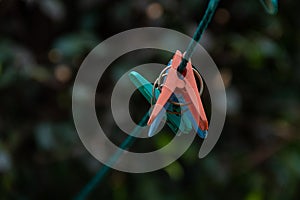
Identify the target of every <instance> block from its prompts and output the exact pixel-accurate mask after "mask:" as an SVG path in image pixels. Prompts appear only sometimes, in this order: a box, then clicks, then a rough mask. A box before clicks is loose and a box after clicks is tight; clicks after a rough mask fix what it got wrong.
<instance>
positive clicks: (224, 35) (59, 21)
mask: <svg viewBox="0 0 300 200" xmlns="http://www.w3.org/2000/svg"><path fill="white" fill-rule="evenodd" d="M205 6H206V1H200V0H186V1H183V0H177V1H171V0H158V1H151V0H132V1H129V0H123V1H108V0H75V1H71V0H64V1H62V0H43V1H42V0H2V1H0V25H1V26H0V95H1V96H0V199H70V198H72V197H73V196H74V195H75V194H76V193H78V192H79V190H80V189H81V188H82V187H83V186H84V185H85V184H86V183H87V182H88V180H90V178H91V177H92V176H93V175H94V174H95V173H96V172H97V170H98V169H99V168H100V166H101V164H100V163H99V162H98V161H96V160H95V159H94V158H93V157H92V156H91V155H90V154H89V153H88V152H87V151H86V150H85V148H84V146H83V145H82V143H81V142H80V140H79V137H78V136H77V133H76V130H75V127H74V124H73V121H72V114H71V92H72V84H73V80H74V78H75V76H76V72H77V70H78V68H79V66H80V64H81V62H82V61H83V59H84V57H85V56H86V55H87V53H88V52H89V51H90V50H92V49H93V47H95V46H96V45H97V44H98V43H99V42H101V41H103V40H104V39H106V38H108V37H110V36H112V35H114V34H116V33H119V32H121V31H125V30H128V29H131V28H136V27H143V26H159V27H166V28H171V29H175V30H178V31H181V32H183V33H185V34H188V35H192V33H193V31H194V30H195V27H196V25H197V22H199V21H200V19H201V16H202V14H203V13H204V10H205ZM297 6H300V2H299V1H291V0H287V1H279V13H278V15H276V16H271V15H268V14H266V13H265V12H264V9H263V8H262V6H261V5H260V3H259V1H258V0H252V1H238V0H233V1H225V0H224V1H222V0H221V3H220V6H219V9H218V10H217V12H216V15H215V17H214V19H213V21H212V23H211V24H210V26H209V28H208V30H207V32H206V33H205V35H204V37H203V39H202V41H201V44H202V45H204V47H205V48H206V49H207V50H208V52H209V53H210V54H211V56H212V57H213V58H214V60H215V62H216V63H217V65H218V67H219V68H220V71H221V73H222V76H223V79H224V83H225V85H226V90H227V97H228V115H227V120H226V124H225V127H224V131H223V133H222V135H221V138H220V140H219V142H218V143H217V145H216V147H215V149H214V150H213V151H212V152H211V153H210V154H209V156H207V157H206V158H204V159H201V160H199V159H198V158H197V153H198V149H199V147H200V145H201V140H200V139H199V138H197V139H196V140H195V142H194V143H193V145H192V146H191V147H190V148H189V150H188V151H187V152H186V153H185V154H184V155H183V156H182V157H181V158H180V159H179V160H178V161H176V162H174V163H173V164H172V165H170V166H168V167H167V168H165V169H162V170H159V171H157V172H152V173H146V174H127V173H123V172H118V171H114V170H113V171H112V172H111V173H110V174H109V175H108V176H107V177H106V178H105V179H104V181H103V182H102V183H101V184H100V185H99V186H98V187H97V188H96V190H95V191H93V193H92V194H91V196H90V198H91V199H118V200H122V199H124V200H125V199H145V200H147V199H149V200H154V199H155V200H159V199H164V200H166V199H207V200H210V199H245V200H262V199H272V200H273V199H274V200H277V199H278V200H281V199H299V198H300V192H299V188H300V181H299V178H300V145H299V131H298V130H299V128H300V103H299V102H300V101H299V99H300V78H299V77H300V68H299V64H300V59H299V55H300V48H299V47H300V39H299V35H300V18H299V16H298V14H299V11H298V7H297ZM169 58H170V57H169V55H166V54H161V55H159V54H158V55H157V54H153V53H152V54H151V53H141V52H139V53H138V54H132V55H131V56H130V55H129V56H127V57H126V56H125V57H124V58H123V60H121V61H119V62H116V63H115V65H112V66H111V68H110V69H109V70H108V71H107V76H105V78H104V79H101V81H102V83H101V84H103V85H104V86H105V88H106V89H105V90H101V91H99V94H101V95H99V96H101V97H98V98H96V105H97V110H98V114H99V115H103V116H105V117H104V120H103V121H102V122H101V121H100V123H102V124H104V126H105V128H106V130H108V132H110V133H112V134H111V138H112V139H113V140H115V141H116V143H120V142H121V141H122V139H124V137H125V135H124V134H120V133H119V132H118V128H117V127H116V125H115V124H114V122H113V119H112V116H111V113H110V111H109V110H108V108H107V107H110V92H111V90H112V86H113V85H114V83H115V82H116V80H117V78H118V77H119V76H120V74H122V72H123V70H125V71H126V69H128V68H130V67H132V66H135V65H137V64H142V63H146V62H149V61H152V62H153V60H155V61H160V62H161V63H167V62H168V59H169ZM136 98H140V102H141V103H139V104H135V105H134V106H131V107H133V110H132V115H133V116H135V115H139V113H137V111H138V110H147V109H148V108H149V105H148V104H147V103H145V101H143V100H142V98H141V97H140V96H138V95H137V96H136ZM204 98H206V101H208V94H204ZM167 132H168V130H167V129H166V130H164V133H162V134H160V136H157V137H155V138H154V139H151V141H137V143H136V146H134V147H133V149H134V150H135V151H145V149H147V150H149V149H154V148H155V147H160V146H162V145H163V144H166V143H167V142H168V141H169V140H170V139H171V137H172V135H171V134H169V133H167ZM139 142H140V144H139ZM141 144H142V145H141Z"/></svg>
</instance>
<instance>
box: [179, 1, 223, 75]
mask: <svg viewBox="0 0 300 200" xmlns="http://www.w3.org/2000/svg"><path fill="white" fill-rule="evenodd" d="M219 2H220V0H210V1H209V3H208V7H207V9H206V11H205V14H204V16H203V18H202V20H201V22H200V23H199V25H198V27H197V30H196V32H195V33H194V36H193V39H192V40H191V42H190V44H189V46H188V48H187V50H186V53H185V55H184V57H183V59H182V61H181V63H180V65H179V67H178V72H180V73H182V72H183V71H184V69H185V67H186V64H187V63H188V60H189V59H190V58H191V57H192V55H193V53H194V51H195V47H196V45H197V44H198V42H199V41H200V39H201V37H202V35H203V32H204V31H205V30H206V28H207V26H208V24H209V22H210V21H211V19H212V17H213V15H214V13H215V11H216V9H217V7H218V4H219Z"/></svg>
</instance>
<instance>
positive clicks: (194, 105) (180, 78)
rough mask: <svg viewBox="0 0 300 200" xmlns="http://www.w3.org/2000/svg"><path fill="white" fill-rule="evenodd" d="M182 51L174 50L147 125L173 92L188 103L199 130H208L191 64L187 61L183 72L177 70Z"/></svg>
mask: <svg viewBox="0 0 300 200" xmlns="http://www.w3.org/2000/svg"><path fill="white" fill-rule="evenodd" d="M182 57H183V56H182V53H181V52H180V51H178V50H177V51H176V53H175V55H174V57H173V61H172V65H171V68H170V69H169V72H168V75H167V78H166V81H165V84H164V86H163V87H162V90H161V94H160V95H159V97H158V99H157V102H156V104H155V106H154V108H153V110H152V113H151V116H150V118H149V121H148V125H151V123H152V122H153V120H154V119H155V118H156V117H157V115H158V114H159V113H160V112H161V111H162V109H163V107H164V105H165V104H166V103H167V101H168V100H169V98H170V97H171V95H172V94H173V93H174V94H175V95H176V94H177V93H180V94H182V96H183V98H184V99H185V101H186V102H190V103H189V104H188V108H189V110H190V111H191V113H192V115H193V117H194V119H195V120H196V121H197V123H198V125H199V128H200V129H201V130H208V121H207V118H206V114H205V111H204V108H203V105H202V101H201V98H200V95H199V92H198V88H197V84H196V80H195V76H194V73H193V68H192V64H191V62H190V61H189V62H188V63H187V66H186V69H185V71H184V73H183V74H180V73H179V72H178V71H177V68H178V66H179V65H180V62H181V60H182Z"/></svg>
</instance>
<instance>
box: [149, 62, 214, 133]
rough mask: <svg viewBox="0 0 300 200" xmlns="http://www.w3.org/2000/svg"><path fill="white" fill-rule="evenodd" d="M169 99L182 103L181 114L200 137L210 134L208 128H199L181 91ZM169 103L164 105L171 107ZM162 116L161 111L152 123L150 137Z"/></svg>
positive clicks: (169, 64)
mask: <svg viewBox="0 0 300 200" xmlns="http://www.w3.org/2000/svg"><path fill="white" fill-rule="evenodd" d="M171 64H172V60H170V62H169V63H168V67H169V66H171ZM168 71H169V70H166V73H168ZM165 81H166V77H164V80H163V83H165ZM169 100H171V102H176V103H181V109H182V110H183V111H184V112H183V113H182V115H181V116H182V117H183V118H187V119H188V120H189V121H190V122H191V124H192V127H193V129H194V130H195V131H196V133H197V134H198V135H199V137H201V138H203V139H204V138H206V137H207V134H208V132H207V130H201V129H200V128H199V126H198V123H197V122H196V120H195V119H194V117H193V115H192V113H191V112H190V110H189V108H188V107H187V106H186V103H187V102H185V100H184V98H183V96H182V95H181V94H180V93H176V96H175V95H174V94H172V95H171V97H170V99H169ZM169 104H170V103H169V102H167V103H166V104H165V106H164V107H165V108H166V107H169ZM162 116H164V113H163V112H160V113H159V114H158V116H157V117H156V118H155V119H154V121H153V123H152V124H151V125H150V129H149V137H151V136H152V135H151V134H152V133H153V129H154V130H156V129H157V127H158V125H159V123H160V121H161V120H162ZM152 127H154V128H152Z"/></svg>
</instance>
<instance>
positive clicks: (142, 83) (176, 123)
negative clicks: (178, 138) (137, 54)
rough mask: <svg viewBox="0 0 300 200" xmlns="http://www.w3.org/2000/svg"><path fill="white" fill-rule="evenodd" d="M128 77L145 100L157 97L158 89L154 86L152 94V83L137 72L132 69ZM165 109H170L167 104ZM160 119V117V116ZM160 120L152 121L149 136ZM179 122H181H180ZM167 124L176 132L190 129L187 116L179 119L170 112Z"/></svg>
mask: <svg viewBox="0 0 300 200" xmlns="http://www.w3.org/2000/svg"><path fill="white" fill-rule="evenodd" d="M128 76H129V79H130V80H131V82H132V83H133V84H134V85H135V86H136V88H138V90H139V91H140V92H141V94H142V95H143V96H144V97H145V98H146V100H147V101H148V102H149V103H151V100H152V98H153V95H155V98H158V96H159V94H160V91H159V90H158V89H157V88H155V90H154V94H153V91H152V90H153V84H152V83H150V82H149V81H148V80H147V79H145V78H144V77H143V76H142V75H140V74H139V73H137V72H135V71H132V72H130V73H129V75H128ZM166 109H167V110H168V109H170V108H169V107H168V106H166ZM175 112H179V111H178V110H175ZM161 115H162V117H163V116H164V113H162V114H161ZM161 119H162V118H161ZM160 122H161V121H158V120H157V123H156V124H155V123H153V126H152V127H150V129H151V130H150V129H149V132H148V135H149V137H151V136H152V135H153V134H154V133H155V131H156V130H157V128H158V126H159V124H160ZM180 122H181V123H180ZM166 123H167V125H168V126H169V127H170V129H171V130H172V131H173V132H174V133H175V134H176V133H178V132H179V131H178V130H180V132H182V133H185V134H187V133H189V132H190V131H191V130H192V123H191V121H190V120H189V119H188V118H187V117H183V118H182V119H180V116H176V115H173V114H170V113H167V120H166Z"/></svg>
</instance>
